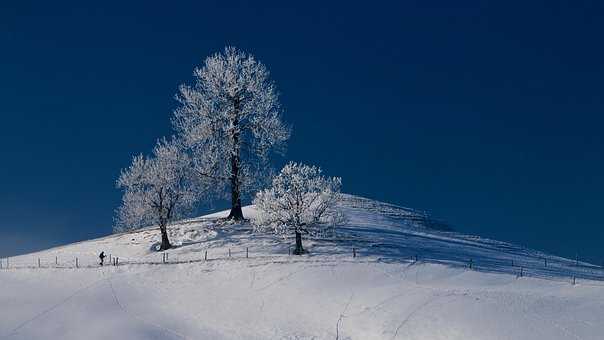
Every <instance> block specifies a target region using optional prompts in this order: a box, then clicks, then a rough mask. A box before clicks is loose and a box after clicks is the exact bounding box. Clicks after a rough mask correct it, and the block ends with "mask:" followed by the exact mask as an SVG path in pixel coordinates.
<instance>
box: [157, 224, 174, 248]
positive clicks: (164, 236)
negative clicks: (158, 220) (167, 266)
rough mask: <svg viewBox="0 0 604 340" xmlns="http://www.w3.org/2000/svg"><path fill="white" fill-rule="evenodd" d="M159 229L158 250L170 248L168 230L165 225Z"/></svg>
mask: <svg viewBox="0 0 604 340" xmlns="http://www.w3.org/2000/svg"><path fill="white" fill-rule="evenodd" d="M159 230H160V231H161V246H160V247H159V250H168V249H170V248H172V245H171V244H170V240H169V239H168V230H167V228H166V227H165V226H163V227H160V228H159Z"/></svg>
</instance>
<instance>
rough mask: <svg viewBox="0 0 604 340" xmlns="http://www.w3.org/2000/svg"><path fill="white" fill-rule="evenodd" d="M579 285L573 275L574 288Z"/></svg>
mask: <svg viewBox="0 0 604 340" xmlns="http://www.w3.org/2000/svg"><path fill="white" fill-rule="evenodd" d="M576 284H577V280H576V277H575V276H574V275H573V286H574V285H576Z"/></svg>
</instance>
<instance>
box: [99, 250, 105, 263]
mask: <svg viewBox="0 0 604 340" xmlns="http://www.w3.org/2000/svg"><path fill="white" fill-rule="evenodd" d="M105 257H106V256H105V252H104V251H102V252H101V254H100V255H99V259H101V266H102V265H103V261H104V260H105Z"/></svg>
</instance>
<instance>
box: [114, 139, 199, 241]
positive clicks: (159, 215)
mask: <svg viewBox="0 0 604 340" xmlns="http://www.w3.org/2000/svg"><path fill="white" fill-rule="evenodd" d="M193 178H194V176H192V170H191V167H190V160H189V157H188V155H187V154H185V153H183V152H182V151H181V148H180V147H179V146H178V145H177V143H176V142H175V141H174V140H170V141H168V140H166V139H160V140H159V141H158V142H157V145H156V146H155V148H154V149H153V155H152V156H151V157H145V156H143V155H138V156H135V157H134V159H133V161H132V164H131V165H130V167H129V168H127V169H123V170H122V172H121V175H120V177H119V179H118V180H117V187H118V188H120V189H122V190H123V191H124V195H123V197H122V204H121V206H120V207H119V208H118V209H117V211H116V215H117V216H116V219H115V220H116V221H115V222H116V223H115V227H114V229H115V231H124V230H130V229H138V228H141V227H145V226H148V225H151V224H154V223H157V225H158V226H159V230H160V232H161V246H160V250H166V249H169V248H170V247H171V244H170V240H169V239H168V232H167V227H168V224H169V223H170V222H171V221H172V220H174V219H176V218H181V217H183V216H184V215H185V214H186V213H187V212H189V211H190V210H191V208H192V207H193V205H194V204H195V202H196V201H197V200H198V199H199V198H200V197H201V196H202V193H203V192H204V191H203V190H202V189H203V188H201V186H200V185H196V184H197V183H196V182H195V181H193Z"/></svg>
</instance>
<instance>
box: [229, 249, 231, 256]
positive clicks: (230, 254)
mask: <svg viewBox="0 0 604 340" xmlns="http://www.w3.org/2000/svg"><path fill="white" fill-rule="evenodd" d="M229 257H231V248H229Z"/></svg>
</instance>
